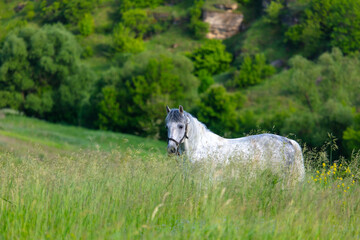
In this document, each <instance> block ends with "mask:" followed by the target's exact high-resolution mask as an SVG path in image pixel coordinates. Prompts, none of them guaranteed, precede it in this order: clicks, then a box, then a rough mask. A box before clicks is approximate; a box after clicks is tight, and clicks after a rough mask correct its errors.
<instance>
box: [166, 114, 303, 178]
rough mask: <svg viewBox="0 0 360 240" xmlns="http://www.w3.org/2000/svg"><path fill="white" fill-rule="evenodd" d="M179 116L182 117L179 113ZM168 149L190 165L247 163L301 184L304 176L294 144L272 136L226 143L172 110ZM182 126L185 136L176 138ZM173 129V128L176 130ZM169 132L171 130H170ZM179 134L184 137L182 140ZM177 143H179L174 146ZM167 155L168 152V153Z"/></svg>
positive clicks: (169, 121) (299, 149)
mask: <svg viewBox="0 0 360 240" xmlns="http://www.w3.org/2000/svg"><path fill="white" fill-rule="evenodd" d="M181 112H182V113H181ZM168 113H169V114H168V117H167V125H169V126H170V125H171V124H172V127H171V126H170V127H169V126H168V128H169V134H168V135H169V136H168V138H169V139H172V140H174V141H175V142H176V143H175V142H174V141H171V140H169V143H168V151H169V147H170V148H171V149H172V147H174V146H175V145H176V148H177V152H178V153H179V154H186V156H187V158H188V159H189V161H190V162H199V161H213V162H217V163H225V164H226V163H229V162H230V161H236V162H250V163H256V164H257V166H259V167H260V168H263V169H265V168H271V169H285V170H287V171H289V172H290V173H291V174H294V175H296V176H295V177H297V178H298V179H299V180H302V179H303V178H304V175H305V168H304V160H303V156H302V151H301V147H300V146H299V144H298V143H297V142H295V141H294V140H291V139H288V138H285V137H282V136H278V135H275V134H260V135H252V136H248V137H242V138H235V139H226V138H223V137H220V136H218V135H216V134H215V133H213V132H211V131H210V130H209V129H207V128H206V126H205V125H204V124H202V123H201V122H200V121H198V120H197V119H196V118H194V117H193V116H192V115H191V114H189V113H187V112H185V111H181V109H180V110H177V109H173V110H171V112H169V110H168ZM173 114H175V115H177V114H180V116H181V114H182V115H183V119H182V118H180V117H179V118H178V119H177V120H179V119H182V120H183V121H171V119H170V118H171V117H169V116H170V115H173ZM179 122H180V123H181V124H184V125H185V126H186V127H185V132H184V133H180V136H179V134H178V135H176V132H177V131H175V130H174V129H175V128H176V127H174V126H175V125H176V124H177V125H179ZM177 125H176V126H177ZM170 128H171V130H170ZM181 134H183V137H182V139H181V136H182V135H181ZM175 138H177V139H181V141H179V142H177V140H175ZM169 153H170V152H169Z"/></svg>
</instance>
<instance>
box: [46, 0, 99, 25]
mask: <svg viewBox="0 0 360 240" xmlns="http://www.w3.org/2000/svg"><path fill="white" fill-rule="evenodd" d="M97 4H98V0H72V1H68V0H55V1H54V0H42V1H41V3H40V7H41V10H42V16H43V18H44V20H45V21H46V22H57V21H60V22H62V23H72V24H77V23H78V22H79V21H80V20H81V19H83V18H84V16H85V15H86V14H89V13H91V11H93V10H94V9H95V7H96V6H97Z"/></svg>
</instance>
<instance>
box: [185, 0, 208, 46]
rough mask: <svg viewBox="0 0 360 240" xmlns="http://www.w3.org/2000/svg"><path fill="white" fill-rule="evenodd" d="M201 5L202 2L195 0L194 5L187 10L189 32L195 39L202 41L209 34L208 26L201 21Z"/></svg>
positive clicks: (201, 0)
mask: <svg viewBox="0 0 360 240" xmlns="http://www.w3.org/2000/svg"><path fill="white" fill-rule="evenodd" d="M203 5H204V1H203V0H195V1H194V5H193V6H192V7H191V8H190V10H189V15H190V23H189V30H190V32H191V33H192V34H193V36H194V37H195V38H196V39H204V38H205V37H206V34H207V33H208V32H209V24H208V23H206V22H203V21H202V20H201V14H202V9H201V8H202V6H203Z"/></svg>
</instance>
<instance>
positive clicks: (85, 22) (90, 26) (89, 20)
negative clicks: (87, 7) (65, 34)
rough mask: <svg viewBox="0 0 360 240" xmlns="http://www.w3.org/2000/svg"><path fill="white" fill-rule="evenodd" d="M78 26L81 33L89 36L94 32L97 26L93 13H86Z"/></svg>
mask: <svg viewBox="0 0 360 240" xmlns="http://www.w3.org/2000/svg"><path fill="white" fill-rule="evenodd" d="M78 27H79V31H80V33H81V35H83V36H89V35H90V34H92V33H93V32H94V27H95V23H94V18H93V17H92V15H91V14H89V13H87V14H85V16H84V17H83V18H82V19H81V20H80V21H79V24H78Z"/></svg>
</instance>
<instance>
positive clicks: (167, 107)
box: [166, 105, 170, 113]
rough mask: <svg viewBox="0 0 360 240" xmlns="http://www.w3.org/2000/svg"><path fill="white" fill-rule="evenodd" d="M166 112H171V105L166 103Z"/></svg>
mask: <svg viewBox="0 0 360 240" xmlns="http://www.w3.org/2000/svg"><path fill="white" fill-rule="evenodd" d="M166 112H167V113H169V112H170V108H169V106H167V105H166Z"/></svg>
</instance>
